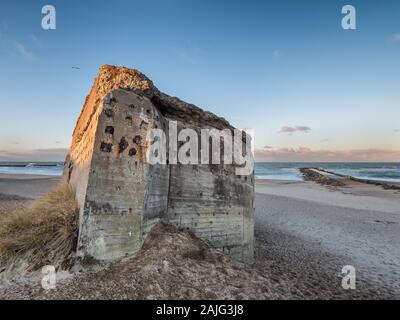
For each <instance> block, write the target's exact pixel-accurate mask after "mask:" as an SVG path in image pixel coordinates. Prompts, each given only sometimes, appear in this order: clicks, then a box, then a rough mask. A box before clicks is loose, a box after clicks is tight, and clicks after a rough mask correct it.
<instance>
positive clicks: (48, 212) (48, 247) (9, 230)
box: [0, 183, 79, 271]
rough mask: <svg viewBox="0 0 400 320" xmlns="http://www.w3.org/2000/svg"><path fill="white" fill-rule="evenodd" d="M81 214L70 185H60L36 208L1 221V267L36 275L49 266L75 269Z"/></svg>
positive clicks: (12, 213)
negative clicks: (33, 272)
mask: <svg viewBox="0 0 400 320" xmlns="http://www.w3.org/2000/svg"><path fill="white" fill-rule="evenodd" d="M78 212H79V210H78V206H77V202H76V199H75V195H74V193H73V191H72V189H71V187H70V186H69V185H68V184H67V183H60V184H58V185H57V186H55V187H54V188H53V189H52V190H50V191H49V193H48V194H47V195H45V196H43V197H42V198H40V199H38V200H36V201H35V202H34V203H33V204H32V205H30V206H28V207H25V208H19V209H17V210H15V211H13V212H11V213H9V214H6V215H4V216H2V217H0V266H1V267H2V268H3V269H9V268H14V267H15V268H21V266H22V265H23V266H24V267H23V268H24V271H34V270H38V269H39V268H42V267H43V266H45V265H53V266H55V267H56V268H68V267H69V266H71V264H72V262H73V258H74V252H75V249H76V243H77V235H78V216H79V213H78Z"/></svg>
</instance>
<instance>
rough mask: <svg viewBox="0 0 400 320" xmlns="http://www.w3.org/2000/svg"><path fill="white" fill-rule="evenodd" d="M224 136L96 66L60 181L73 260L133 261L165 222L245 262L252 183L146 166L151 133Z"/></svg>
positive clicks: (229, 175) (203, 169)
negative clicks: (74, 222)
mask: <svg viewBox="0 0 400 320" xmlns="http://www.w3.org/2000/svg"><path fill="white" fill-rule="evenodd" d="M171 120H174V121H177V122H178V123H179V127H182V128H183V127H191V128H195V129H200V128H217V129H225V128H228V129H232V127H231V126H230V125H229V123H227V122H226V121H225V120H224V119H222V118H219V117H217V116H215V115H213V114H211V113H209V112H205V111H203V110H201V109H200V108H197V107H195V106H193V105H190V104H187V103H185V102H183V101H180V100H179V99H177V98H172V97H169V96H167V95H165V94H163V93H161V92H159V91H158V90H157V89H156V88H155V87H154V85H153V84H152V82H151V81H150V80H149V79H147V78H146V77H145V76H144V75H142V74H141V73H140V72H138V71H136V70H132V69H127V68H121V67H113V66H103V67H102V68H101V69H100V72H99V75H98V77H97V78H96V80H95V83H94V85H93V88H92V90H91V93H90V95H89V96H88V98H87V99H86V102H85V105H84V108H83V110H82V113H81V115H80V117H79V119H78V122H77V125H76V128H75V130H74V135H73V141H72V146H71V149H70V152H69V154H68V157H67V161H66V163H65V170H64V178H65V179H67V180H68V181H69V183H70V184H71V185H72V186H73V188H74V190H75V191H76V195H77V199H78V203H79V206H80V234H79V243H78V253H79V254H80V255H81V256H83V257H88V256H89V257H93V258H95V259H114V258H118V257H121V256H124V255H126V254H132V253H135V252H136V251H137V250H138V249H139V248H140V247H141V245H142V243H143V241H144V239H145V237H146V235H147V233H148V232H149V231H150V230H151V228H152V227H153V226H154V225H155V224H156V223H157V222H158V221H159V219H161V218H163V219H168V220H170V221H171V222H173V223H175V224H176V225H178V226H182V227H188V228H190V229H192V230H193V231H194V233H195V234H196V235H198V236H199V237H200V238H203V239H205V240H207V241H209V242H210V244H211V245H212V246H214V247H216V248H218V249H220V250H222V251H223V252H226V253H227V254H229V255H230V256H232V257H234V258H236V259H239V260H243V261H249V262H250V261H252V259H253V196H254V177H253V175H251V176H244V177H240V176H236V175H235V171H234V170H235V167H234V166H233V165H180V164H177V165H150V164H148V163H147V161H146V154H147V152H148V150H149V147H150V144H151V143H152V141H151V137H150V132H151V130H152V129H153V128H161V129H163V130H164V131H165V132H166V134H167V136H168V122H169V121H171Z"/></svg>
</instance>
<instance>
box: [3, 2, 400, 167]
mask: <svg viewBox="0 0 400 320" xmlns="http://www.w3.org/2000/svg"><path fill="white" fill-rule="evenodd" d="M47 4H51V5H53V6H54V7H55V8H56V23H57V24H56V29H55V30H44V29H43V28H42V26H41V21H42V18H43V16H44V15H43V14H42V12H41V11H42V7H43V6H44V5H47ZM347 4H351V5H353V6H354V7H355V9H356V30H344V29H343V28H342V24H341V21H342V18H343V17H344V14H342V13H341V10H342V7H343V6H344V5H347ZM399 58H400V1H397V0H393V1H390V0H386V1H368V0H362V1H354V0H347V1H335V0H331V1H317V0H315V1H314V0H304V1H298V0H292V1H289V0H283V1H282V0H280V1H244V0H243V1H238V0H230V1H222V0H221V1H209V0H202V1H200V0H191V1H184V0H182V1H175V0H169V1H161V0H160V1H132V0H131V1H91V0H86V1H73V0H70V1H50V2H47V1H46V2H43V1H34V0H19V1H6V0H4V1H1V4H0V110H1V117H0V161H54V160H57V161H58V160H61V161H62V160H63V159H64V157H65V154H66V151H67V149H68V148H69V145H70V142H71V135H72V131H73V128H74V126H75V123H76V119H77V117H78V116H79V113H80V111H81V109H82V105H83V102H84V100H85V97H86V95H87V94H88V93H89V90H90V88H91V86H92V83H93V80H94V78H95V77H96V74H97V72H98V69H99V67H100V66H101V65H103V64H114V65H123V66H127V67H132V68H136V69H139V70H140V71H142V72H143V73H144V74H146V75H147V76H148V77H149V78H150V79H152V81H153V82H154V84H155V85H156V86H157V87H158V88H159V89H160V90H161V91H163V92H165V93H168V94H170V95H173V96H178V97H180V98H181V99H183V100H185V101H188V102H190V103H193V104H195V105H197V106H199V107H201V108H203V109H206V110H209V111H211V112H214V113H216V114H217V115H219V116H222V117H224V118H226V119H227V120H228V121H230V122H231V123H232V124H233V125H234V126H236V127H239V128H252V129H254V132H255V147H256V160H258V161H400V89H399V88H400V59H399ZM72 67H79V68H80V69H76V68H72Z"/></svg>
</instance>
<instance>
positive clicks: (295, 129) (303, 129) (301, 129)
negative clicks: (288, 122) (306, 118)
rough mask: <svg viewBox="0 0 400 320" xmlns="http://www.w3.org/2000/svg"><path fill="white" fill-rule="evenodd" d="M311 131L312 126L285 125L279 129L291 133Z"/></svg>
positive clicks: (281, 131) (280, 131)
mask: <svg viewBox="0 0 400 320" xmlns="http://www.w3.org/2000/svg"><path fill="white" fill-rule="evenodd" d="M310 131H311V128H310V127H307V126H295V127H289V126H284V127H282V128H281V129H280V130H279V133H288V134H290V135H291V134H293V133H295V132H305V133H308V132H310Z"/></svg>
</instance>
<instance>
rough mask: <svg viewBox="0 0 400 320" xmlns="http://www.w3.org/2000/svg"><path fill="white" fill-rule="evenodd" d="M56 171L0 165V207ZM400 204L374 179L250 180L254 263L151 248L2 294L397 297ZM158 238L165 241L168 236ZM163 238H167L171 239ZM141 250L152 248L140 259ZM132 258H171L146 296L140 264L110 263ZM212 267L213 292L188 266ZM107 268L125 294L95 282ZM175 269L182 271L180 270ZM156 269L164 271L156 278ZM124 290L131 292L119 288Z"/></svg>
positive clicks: (23, 199)
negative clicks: (347, 277) (125, 273)
mask: <svg viewBox="0 0 400 320" xmlns="http://www.w3.org/2000/svg"><path fill="white" fill-rule="evenodd" d="M58 180H59V178H57V177H54V176H40V175H10V174H2V175H0V194H1V197H0V208H1V210H2V212H3V214H4V213H5V212H6V211H10V210H12V209H13V208H16V207H18V206H20V205H29V203H30V201H31V200H32V199H35V198H37V197H40V196H41V195H43V194H45V193H46V192H47V191H48V190H49V189H50V188H51V187H52V186H53V185H55V184H56V183H57V181H58ZM399 204H400V191H399V190H385V189H383V188H382V187H380V186H375V185H371V184H363V183H357V182H349V183H348V184H346V185H345V186H342V187H332V186H324V185H320V184H317V183H315V182H313V181H276V180H257V181H256V197H255V215H254V220H255V241H256V243H255V247H256V249H255V250H256V262H255V263H254V265H253V266H251V268H249V267H248V266H244V265H243V264H240V263H237V262H233V261H230V260H229V259H227V258H225V257H224V258H223V259H222V260H221V258H215V254H217V256H218V253H215V252H214V253H210V256H212V257H214V258H212V259H211V258H210V259H209V258H205V260H202V259H200V260H199V259H198V257H197V258H196V259H197V260H196V259H194V260H188V261H186V260H184V261H185V262H184V263H183V264H179V266H178V263H177V261H175V262H176V264H175V262H174V261H170V262H168V261H167V262H163V261H166V260H165V259H169V258H165V257H167V256H169V255H168V254H166V253H165V254H163V255H160V256H159V259H161V260H160V261H157V260H158V259H157V258H156V255H155V254H154V252H152V251H151V250H150V251H146V249H144V251H143V253H141V254H140V255H139V257H138V258H134V260H133V261H132V260H128V261H120V262H117V263H116V264H113V265H108V264H106V265H104V266H102V267H97V268H94V269H90V270H89V271H85V272H83V273H82V272H81V271H82V270H80V271H79V273H78V274H73V273H72V274H70V273H68V274H69V276H68V277H65V278H66V279H65V280H60V283H59V287H58V288H57V290H55V291H52V292H50V293H49V292H45V291H43V290H42V289H41V288H40V284H39V282H38V281H35V280H32V278H31V279H30V280H29V282H28V283H29V285H27V283H26V282H25V281H22V284H21V282H16V283H14V282H11V284H10V283H8V285H7V286H4V284H3V285H2V289H0V297H2V298H11V299H12V298H17V299H19V298H22V299H24V298H34V299H36V298H37V299H40V298H44V299H52V298H63V299H64V298H71V299H74V298H79V299H89V298H105V297H108V298H110V297H114V298H156V299H157V298H172V299H176V298H194V299H196V298H207V297H209V298H213V297H214V298H216V297H221V298H237V299H246V298H253V299H254V298H255V299H293V298H301V299H304V298H305V299H315V298H321V299H344V298H352V299H365V298H371V299H377V298H383V299H393V298H400V282H399V279H400V249H399V248H398V243H400V211H399V207H400V206H399ZM173 234H174V236H176V234H175V233H173ZM179 236H182V237H184V236H186V235H179ZM161 238H162V239H164V240H162V241H167V242H168V240H166V239H165V237H161ZM149 241H150V240H149ZM166 247H168V248H172V246H171V245H166ZM181 249H182V250H183V251H184V249H183V247H179V246H178V247H174V248H173V250H174V251H175V252H179V250H181ZM148 250H149V249H148ZM207 250H211V249H207ZM210 252H212V251H210ZM146 256H149V257H150V256H151V257H152V258H151V259H150V258H148V259H146V258H145V257H146ZM206 256H208V255H207V254H206ZM135 259H136V260H135ZM138 259H139V260H138ZM139 261H140V262H139ZM132 263H133V264H136V266H142V267H143V268H145V269H146V268H154V266H155V265H157V264H158V263H160V264H161V265H164V266H165V264H167V265H169V267H168V268H167V269H165V268H164V269H163V268H161V269H162V270H161V269H160V270H159V271H157V272H155V273H154V275H153V276H154V277H153V279H152V281H150V280H149V281H150V283H152V285H155V286H157V285H156V283H157V281H160V282H159V283H162V288H161V289H160V288H159V289H157V290H156V289H154V290H153V291H152V290H151V289H149V291H148V292H147V296H143V295H139V294H138V291H137V287H135V286H134V285H133V283H136V282H137V281H139V282H140V280H143V279H141V278H140V277H141V275H140V273H138V275H137V277H138V278H135V279H133V280H131V281H132V283H130V282H129V281H128V279H126V278H124V277H118V276H117V275H116V272H117V271H116V270H119V269H120V268H128V266H129V265H131V264H132ZM194 265H195V266H196V267H195V268H194V267H193V266H194ZM345 265H352V266H354V267H355V270H356V277H357V282H356V283H357V287H356V289H355V290H344V289H343V288H342V286H341V281H342V277H343V274H341V271H342V268H343V266H345ZM189 266H190V267H189ZM174 268H178V269H179V270H180V271H181V273H178V274H179V276H177V275H176V271H177V270H178V269H175V270H174ZM209 268H215V272H213V273H212V274H210V277H209V279H208V280H207V281H209V285H210V286H211V283H214V282H213V280H216V279H219V281H220V282H219V285H213V286H211V287H212V290H213V291H214V292H215V293H216V296H212V295H211V296H209V295H208V294H209V292H210V290H211V289H210V288H211V287H210V288H209V289H208V290H207V286H205V287H204V286H202V285H201V284H200V283H198V284H199V285H198V286H197V285H196V281H195V280H194V279H196V277H195V276H194V274H193V272H195V271H196V270H197V272H199V274H201V272H205V273H207V271H206V270H208V269H209ZM99 270H100V271H99ZM105 270H106V271H105ZM183 270H184V272H183ZM227 270H228V271H227ZM229 270H230V271H229ZM104 272H107V274H108V275H109V276H110V279H112V280H113V281H116V282H117V283H118V282H120V283H121V285H122V286H125V287H126V288H125V291H123V292H124V294H122V293H121V290H120V289H118V290H117V289H116V288H114V287H113V286H109V285H101V284H100V282H101V279H100V278H102V277H104ZM182 273H183V274H185V273H186V275H184V276H182ZM142 276H144V275H142ZM146 277H147V276H146ZM161 277H162V278H165V279H167V280H164V281H161ZM232 277H236V278H238V279H242V280H243V281H244V279H247V280H246V281H250V282H251V285H249V286H247V285H245V286H244V287H243V288H241V290H240V294H237V295H235V292H236V291H235V288H234V287H232V286H230V285H228V284H229V283H230V282H231V281H232ZM89 279H90V280H89ZM147 279H148V277H147ZM110 281H111V280H110ZM204 281H205V280H204V279H203V280H202V282H203V283H204ZM243 281H242V282H243ZM177 282H179V283H177ZM244 282H245V281H244ZM79 283H80V284H79ZM80 286H83V287H85V288H83V287H80ZM176 286H181V287H182V288H185V287H186V286H187V287H193V290H192V291H190V290H189V291H185V290H183V289H182V290H178V291H177V292H179V293H177V292H176V293H174V291H173V290H171V288H173V287H176ZM150 287H151V286H150ZM89 289H90V290H89ZM203 289H204V290H205V291H204V290H203ZM236 289H237V288H236ZM129 290H131V292H130V293H129V294H126V292H127V291H129ZM82 292H86V293H87V295H86V296H85V294H82ZM185 292H186V294H185ZM207 292H208V293H207ZM237 292H239V291H237ZM113 294H114V296H113ZM185 295H186V296H185Z"/></svg>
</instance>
